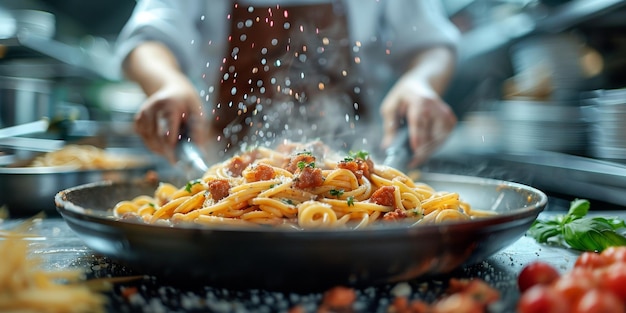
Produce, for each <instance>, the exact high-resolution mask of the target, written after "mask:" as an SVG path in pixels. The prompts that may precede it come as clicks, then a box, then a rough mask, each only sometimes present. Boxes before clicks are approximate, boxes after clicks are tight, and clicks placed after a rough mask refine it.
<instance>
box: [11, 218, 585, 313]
mask: <svg viewBox="0 0 626 313" xmlns="http://www.w3.org/2000/svg"><path fill="white" fill-rule="evenodd" d="M542 214H543V215H545V214H551V213H549V212H548V213H546V212H544V213H542ZM18 222H19V220H7V221H5V222H4V223H2V224H0V229H6V228H10V227H11V226H12V225H15V224H16V223H18ZM31 231H32V233H33V234H35V235H37V237H34V238H32V239H29V240H30V248H31V251H30V253H31V254H32V256H36V257H40V258H41V259H42V260H43V264H42V266H43V267H44V269H46V270H65V269H79V270H81V271H84V272H85V273H86V276H87V278H105V277H125V276H136V275H139V277H143V278H137V279H134V280H130V281H128V282H124V283H118V284H116V285H114V287H113V288H112V289H111V290H110V291H108V292H106V296H107V298H108V306H107V309H108V311H109V312H207V311H208V312H287V311H288V310H289V308H291V307H293V306H295V305H300V306H302V307H303V308H305V309H306V312H315V309H316V308H317V306H318V305H319V303H320V301H321V298H322V293H321V292H319V293H316V292H313V293H300V292H291V291H282V292H279V291H266V290H259V289H253V290H230V289H224V288H220V287H213V286H211V285H210V283H208V282H206V283H205V282H195V281H194V280H193V278H192V277H189V284H188V285H185V286H180V285H174V284H170V283H168V282H166V281H161V280H160V279H159V278H157V277H152V276H143V275H142V273H141V272H138V271H136V270H132V269H130V268H127V267H125V266H123V265H122V264H118V263H116V262H114V261H112V260H110V259H108V258H106V257H104V256H101V255H97V254H95V253H94V252H93V251H92V250H90V249H89V248H88V247H86V246H85V245H84V243H83V242H82V240H81V239H80V238H79V237H77V236H76V235H75V234H74V233H73V231H72V230H71V229H70V228H69V227H68V226H67V224H66V223H65V222H64V220H63V219H62V218H60V217H56V216H54V217H52V216H51V217H47V218H44V219H42V220H40V221H38V222H37V223H36V224H35V225H34V226H33V228H32V230H31ZM577 255H578V253H577V252H575V251H572V250H567V249H562V248H557V247H550V246H545V245H539V244H537V243H536V242H535V241H534V240H533V239H531V238H527V237H522V238H520V239H519V240H518V241H516V242H515V243H514V244H512V245H511V246H509V247H508V248H506V249H504V250H502V251H500V252H498V253H496V254H495V255H493V256H491V257H489V258H488V259H486V260H484V261H483V262H481V263H479V264H474V265H471V266H465V267H462V268H460V269H458V270H457V271H455V272H454V273H451V274H450V275H449V276H445V277H432V278H425V279H417V280H413V281H409V282H406V283H400V284H389V285H382V286H371V287H366V288H359V289H357V295H358V298H357V301H356V303H355V304H354V312H386V311H387V308H388V306H389V304H390V303H391V301H392V300H393V295H394V294H396V292H398V291H399V290H404V291H407V290H409V289H407V287H410V292H411V296H410V298H421V299H425V300H429V301H432V300H433V299H434V298H435V297H437V296H438V295H441V294H442V292H443V291H444V290H445V287H446V283H447V281H448V279H449V278H450V277H455V278H476V277H478V278H482V279H484V280H485V281H486V282H487V283H489V284H490V285H491V286H493V287H495V288H496V289H498V290H499V291H500V293H501V298H502V300H501V301H500V302H498V303H497V304H496V305H494V306H493V307H492V311H493V312H511V311H513V310H514V306H515V303H516V301H517V299H518V297H519V292H518V290H517V285H516V277H517V274H518V273H519V271H520V270H521V269H522V268H523V266H524V265H526V264H528V263H530V262H532V261H535V260H542V261H545V262H548V263H550V264H552V265H554V266H556V267H557V268H558V269H559V270H560V271H567V270H569V269H570V268H571V267H572V266H573V264H574V262H575V260H576V257H577ZM129 288H133V290H135V289H136V290H137V293H136V294H133V295H132V296H123V294H127V293H126V292H125V290H128V289H129Z"/></svg>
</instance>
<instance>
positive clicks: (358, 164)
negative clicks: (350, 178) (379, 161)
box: [337, 159, 374, 179]
mask: <svg viewBox="0 0 626 313" xmlns="http://www.w3.org/2000/svg"><path fill="white" fill-rule="evenodd" d="M337 168H343V169H346V170H349V171H351V172H352V173H354V175H356V177H357V178H358V179H361V177H363V176H365V177H367V178H369V177H370V176H371V171H370V168H374V163H373V162H372V161H369V159H368V161H366V160H362V159H355V160H352V161H345V160H344V161H339V162H338V163H337Z"/></svg>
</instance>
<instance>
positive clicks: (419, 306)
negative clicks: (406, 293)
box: [387, 297, 431, 313]
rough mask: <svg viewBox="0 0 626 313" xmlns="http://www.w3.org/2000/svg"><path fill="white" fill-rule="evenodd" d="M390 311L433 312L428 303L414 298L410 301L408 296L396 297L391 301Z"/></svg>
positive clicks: (397, 312) (398, 312) (405, 312)
mask: <svg viewBox="0 0 626 313" xmlns="http://www.w3.org/2000/svg"><path fill="white" fill-rule="evenodd" d="M387 311H388V312H394V313H429V312H431V310H430V307H429V306H428V304H427V303H426V302H424V301H421V300H412V301H410V302H409V299H408V298H407V297H396V298H394V299H393V302H391V305H390V307H389V310H387Z"/></svg>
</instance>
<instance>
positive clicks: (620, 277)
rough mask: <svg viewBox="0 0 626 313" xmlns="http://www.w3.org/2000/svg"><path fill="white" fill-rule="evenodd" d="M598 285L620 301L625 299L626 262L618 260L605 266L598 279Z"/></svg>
mask: <svg viewBox="0 0 626 313" xmlns="http://www.w3.org/2000/svg"><path fill="white" fill-rule="evenodd" d="M600 286H601V287H602V289H603V290H606V291H609V292H611V293H613V294H614V295H615V296H616V297H618V299H620V300H621V301H626V263H623V262H618V263H615V264H613V265H611V266H609V267H607V268H606V270H605V271H604V274H603V276H602V279H601V280H600Z"/></svg>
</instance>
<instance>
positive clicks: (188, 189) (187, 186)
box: [185, 179, 202, 193]
mask: <svg viewBox="0 0 626 313" xmlns="http://www.w3.org/2000/svg"><path fill="white" fill-rule="evenodd" d="M200 182H202V179H196V180H191V181H189V182H187V185H185V191H187V192H189V193H191V188H192V187H193V185H196V184H199V183H200Z"/></svg>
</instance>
